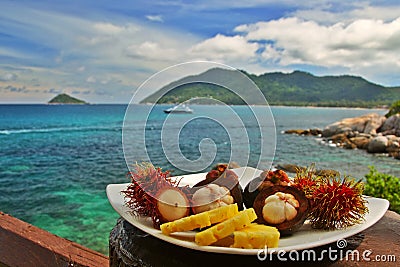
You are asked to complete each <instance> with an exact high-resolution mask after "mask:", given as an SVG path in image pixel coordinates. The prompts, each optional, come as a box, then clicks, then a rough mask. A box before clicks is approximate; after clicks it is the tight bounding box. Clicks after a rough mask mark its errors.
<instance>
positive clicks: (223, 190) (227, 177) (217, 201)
mask: <svg viewBox="0 0 400 267" xmlns="http://www.w3.org/2000/svg"><path fill="white" fill-rule="evenodd" d="M192 194H193V195H192V210H193V213H195V214H196V213H200V212H203V211H207V210H211V209H215V208H218V207H220V206H223V205H229V204H233V203H237V204H238V207H239V210H242V209H243V199H242V188H241V186H240V184H239V178H238V176H237V175H236V173H234V172H233V171H232V170H229V169H225V170H224V171H223V173H221V172H220V171H219V170H211V171H210V172H209V173H208V174H207V176H206V179H205V180H203V181H200V182H199V183H197V184H195V185H194V186H193V191H192Z"/></svg>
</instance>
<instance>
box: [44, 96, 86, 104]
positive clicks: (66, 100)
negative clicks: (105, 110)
mask: <svg viewBox="0 0 400 267" xmlns="http://www.w3.org/2000/svg"><path fill="white" fill-rule="evenodd" d="M47 103H48V104H88V103H87V102H85V101H83V100H80V99H77V98H75V97H72V96H69V95H67V94H59V95H57V96H56V97H54V98H52V99H51V100H50V101H49V102H47Z"/></svg>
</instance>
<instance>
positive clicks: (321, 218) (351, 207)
mask: <svg viewBox="0 0 400 267" xmlns="http://www.w3.org/2000/svg"><path fill="white" fill-rule="evenodd" d="M363 188H364V187H363V183H362V182H361V181H355V180H354V179H351V178H348V177H344V178H343V179H340V178H338V177H330V178H325V179H324V182H323V183H321V184H319V186H317V187H316V188H315V190H314V191H313V193H312V200H313V201H312V207H311V211H310V213H309V219H310V223H311V225H312V227H313V228H318V229H327V230H328V229H340V228H345V227H348V226H351V225H354V224H356V223H360V222H361V221H362V220H363V219H364V215H365V214H366V213H367V212H368V208H367V206H366V202H367V201H366V200H365V199H364V198H363V196H362V192H363Z"/></svg>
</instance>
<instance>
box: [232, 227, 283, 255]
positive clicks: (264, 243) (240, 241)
mask: <svg viewBox="0 0 400 267" xmlns="http://www.w3.org/2000/svg"><path fill="white" fill-rule="evenodd" d="M279 237H280V233H279V231H278V229H276V228H275V227H272V226H267V225H262V224H256V223H252V224H250V225H249V226H247V227H245V228H243V229H241V230H239V231H235V232H233V240H234V241H233V245H232V246H231V247H233V248H247V249H262V248H265V247H268V248H275V247H277V246H278V243H279Z"/></svg>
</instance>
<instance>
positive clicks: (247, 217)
mask: <svg viewBox="0 0 400 267" xmlns="http://www.w3.org/2000/svg"><path fill="white" fill-rule="evenodd" d="M255 219H257V215H256V213H255V211H254V209H253V208H250V209H247V210H243V211H241V212H239V213H238V214H237V215H235V216H234V217H232V218H230V219H227V220H225V221H223V222H221V223H219V224H217V225H214V226H212V227H210V228H208V229H206V230H204V231H201V232H199V233H197V234H196V235H195V242H196V243H197V244H198V245H200V246H207V245H210V244H212V243H215V242H216V241H218V240H220V239H222V238H224V237H227V236H229V235H231V234H232V233H233V232H234V231H237V230H240V229H243V228H245V227H246V226H248V225H250V224H251V222H253V221H254V220H255Z"/></svg>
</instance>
